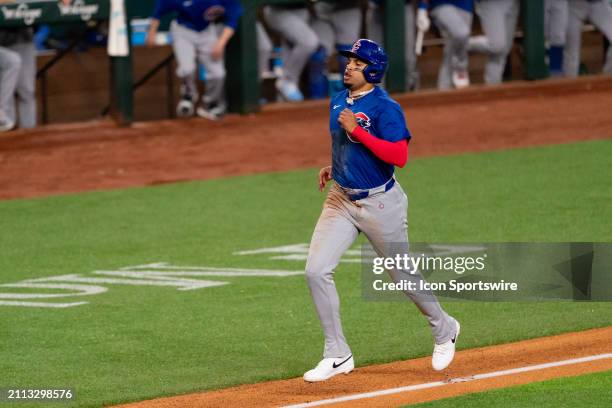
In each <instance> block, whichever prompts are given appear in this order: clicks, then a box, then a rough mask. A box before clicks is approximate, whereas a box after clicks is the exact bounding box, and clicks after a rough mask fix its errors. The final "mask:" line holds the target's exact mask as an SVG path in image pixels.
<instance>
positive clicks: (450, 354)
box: [431, 320, 461, 371]
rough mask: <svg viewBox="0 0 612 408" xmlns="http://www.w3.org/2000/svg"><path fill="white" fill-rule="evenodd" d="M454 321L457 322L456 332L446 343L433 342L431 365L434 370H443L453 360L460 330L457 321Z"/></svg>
mask: <svg viewBox="0 0 612 408" xmlns="http://www.w3.org/2000/svg"><path fill="white" fill-rule="evenodd" d="M455 323H456V324H457V332H456V333H455V335H454V336H453V337H452V338H451V339H450V340H449V341H447V342H446V343H442V344H434V351H433V356H432V358H431V365H432V367H433V369H434V370H436V371H442V370H444V369H445V368H446V367H448V366H449V365H450V363H451V362H452V361H453V358H454V357H455V345H456V343H457V338H458V337H459V332H460V330H461V326H460V325H459V322H458V321H456V320H455Z"/></svg>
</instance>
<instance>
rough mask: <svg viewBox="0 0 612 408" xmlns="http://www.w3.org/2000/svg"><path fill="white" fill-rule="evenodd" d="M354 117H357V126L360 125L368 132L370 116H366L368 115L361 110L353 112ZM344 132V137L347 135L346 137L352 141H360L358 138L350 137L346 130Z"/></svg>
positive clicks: (370, 123)
mask: <svg viewBox="0 0 612 408" xmlns="http://www.w3.org/2000/svg"><path fill="white" fill-rule="evenodd" d="M355 119H357V124H358V125H359V126H361V127H362V128H364V129H365V130H366V132H368V133H370V126H371V125H372V122H371V121H370V118H369V117H368V115H366V114H365V113H363V112H357V113H355ZM345 133H346V137H348V139H349V140H350V141H351V142H353V143H361V142H359V141H358V140H355V139H353V138H352V137H351V135H349V134H348V132H345Z"/></svg>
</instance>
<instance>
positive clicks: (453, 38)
mask: <svg viewBox="0 0 612 408" xmlns="http://www.w3.org/2000/svg"><path fill="white" fill-rule="evenodd" d="M428 8H429V10H430V14H431V16H432V17H433V20H434V23H435V24H436V26H437V27H438V29H439V30H440V32H441V33H442V36H443V37H444V57H443V61H442V64H441V65H440V71H439V73H438V89H451V88H452V87H453V86H454V87H455V88H465V87H467V86H469V85H470V77H469V75H468V65H469V61H468V40H469V38H470V32H471V27H472V13H473V11H474V4H473V1H472V0H420V2H419V9H418V11H417V21H416V24H417V28H418V29H419V30H421V31H427V30H428V29H429V26H430V21H429V17H428V14H427V9H428Z"/></svg>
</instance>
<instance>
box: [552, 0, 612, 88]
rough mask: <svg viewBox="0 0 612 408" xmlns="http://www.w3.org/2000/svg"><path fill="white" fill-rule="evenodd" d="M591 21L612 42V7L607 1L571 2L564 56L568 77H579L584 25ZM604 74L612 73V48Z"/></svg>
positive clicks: (608, 54)
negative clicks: (585, 22) (586, 21)
mask: <svg viewBox="0 0 612 408" xmlns="http://www.w3.org/2000/svg"><path fill="white" fill-rule="evenodd" d="M585 20H590V21H591V22H592V23H593V25H595V27H597V29H598V30H599V31H601V32H602V34H603V35H604V36H606V38H607V39H608V41H610V42H612V6H611V5H610V3H609V2H608V1H607V0H599V1H592V2H589V1H586V0H570V1H569V23H568V26H567V42H566V44H565V53H564V56H563V61H564V64H563V69H564V71H565V75H566V76H567V77H577V76H578V70H579V68H580V47H581V43H582V24H583V23H584V21H585ZM603 72H604V73H607V74H609V73H612V47H609V48H608V53H607V54H606V61H605V63H604V67H603Z"/></svg>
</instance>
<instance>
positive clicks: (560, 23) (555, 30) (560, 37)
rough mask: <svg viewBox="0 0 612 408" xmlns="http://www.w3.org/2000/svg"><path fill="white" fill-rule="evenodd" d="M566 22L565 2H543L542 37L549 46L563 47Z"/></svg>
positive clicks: (553, 0) (550, 0)
mask: <svg viewBox="0 0 612 408" xmlns="http://www.w3.org/2000/svg"><path fill="white" fill-rule="evenodd" d="M568 20H569V7H568V3H567V0H544V36H545V38H546V42H548V45H549V46H551V47H563V46H565V35H566V32H567V23H568Z"/></svg>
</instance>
